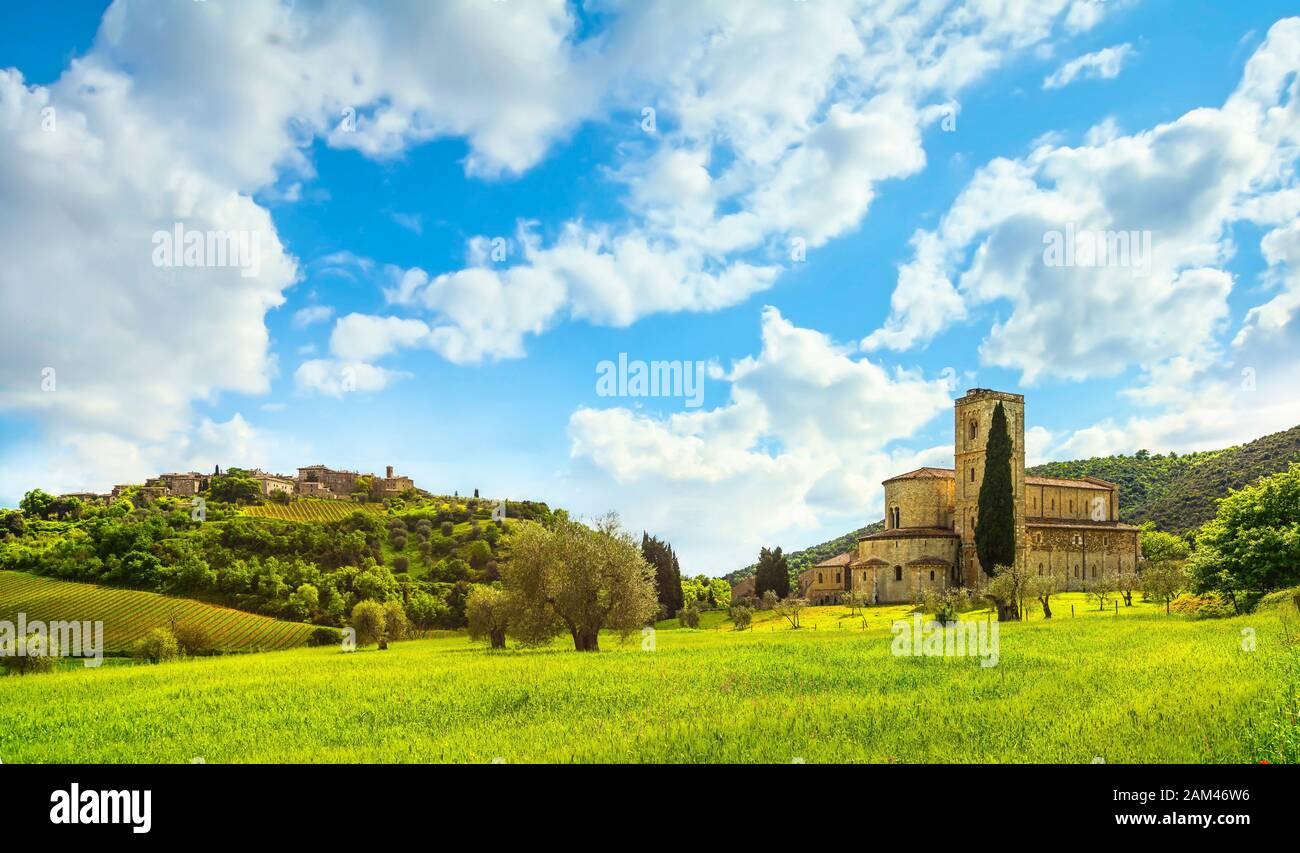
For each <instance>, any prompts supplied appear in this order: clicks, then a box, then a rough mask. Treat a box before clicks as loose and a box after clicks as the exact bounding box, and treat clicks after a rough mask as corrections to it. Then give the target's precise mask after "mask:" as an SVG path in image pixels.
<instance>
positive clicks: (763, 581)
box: [754, 547, 790, 599]
mask: <svg viewBox="0 0 1300 853" xmlns="http://www.w3.org/2000/svg"><path fill="white" fill-rule="evenodd" d="M769 589H770V590H772V591H773V592H775V593H776V595H777V598H785V597H786V596H788V595H789V594H790V567H789V564H788V562H787V560H786V558H785V555H783V554H782V553H781V549H780V547H777V548H775V549H773V550H770V551H769V550H768V549H767V548H763V549H762V550H760V551H759V552H758V567H757V568H756V569H755V570H754V595H756V596H758V598H760V599H761V598H762V597H763V593H765V592H767V591H768V590H769Z"/></svg>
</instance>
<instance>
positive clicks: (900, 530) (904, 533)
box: [858, 527, 960, 542]
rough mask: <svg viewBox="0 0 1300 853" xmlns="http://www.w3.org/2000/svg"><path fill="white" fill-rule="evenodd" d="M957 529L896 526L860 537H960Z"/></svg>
mask: <svg viewBox="0 0 1300 853" xmlns="http://www.w3.org/2000/svg"><path fill="white" fill-rule="evenodd" d="M958 538H960V537H959V536H958V535H957V531H955V530H949V529H948V528H946V527H896V528H894V529H893V530H881V531H880V532H878V533H867V534H864V535H862V536H859V537H858V541H859V542H861V541H862V540H864V539H958Z"/></svg>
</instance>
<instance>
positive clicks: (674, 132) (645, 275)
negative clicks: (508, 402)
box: [386, 0, 1100, 362]
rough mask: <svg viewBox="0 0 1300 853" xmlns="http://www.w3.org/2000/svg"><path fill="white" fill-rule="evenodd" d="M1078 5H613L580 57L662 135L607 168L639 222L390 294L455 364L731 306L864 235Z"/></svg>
mask: <svg viewBox="0 0 1300 853" xmlns="http://www.w3.org/2000/svg"><path fill="white" fill-rule="evenodd" d="M1078 6H1079V4H1078V3H1074V4H1071V3H1069V2H1068V1H1067V0H1054V2H1015V3H1004V4H998V5H997V7H996V8H994V7H991V6H990V7H985V6H983V5H978V4H977V5H974V6H965V7H961V8H950V7H947V6H944V5H942V4H933V5H922V6H920V7H910V8H908V9H906V10H898V9H888V10H886V9H881V8H877V7H874V6H872V5H871V4H867V3H858V2H819V3H807V4H804V3H780V4H762V5H760V6H757V7H755V6H752V5H749V6H737V5H736V4H733V3H725V2H704V3H699V4H695V5H693V6H692V14H691V15H689V16H683V15H682V14H680V10H672V11H670V10H669V9H668V8H667V7H656V6H654V5H653V4H639V3H638V4H633V3H627V4H622V3H620V4H614V7H613V8H615V9H616V10H617V14H616V15H614V16H612V20H611V23H610V26H609V29H608V31H607V32H606V33H605V34H604V35H603V37H602V41H601V44H600V45H599V48H600V49H599V50H598V51H595V52H593V53H591V54H587V55H584V57H583V60H582V62H583V63H585V65H584V67H585V68H586V69H588V70H595V69H598V76H601V77H602V78H603V79H605V80H607V81H608V85H609V90H610V91H609V93H608V95H607V97H608V99H609V100H610V101H611V102H612V107H613V108H622V109H624V110H627V111H629V112H632V113H635V114H637V115H640V114H641V111H642V109H643V108H650V109H653V110H654V111H655V116H656V126H655V129H654V133H640V132H639V131H637V130H635V129H631V130H630V131H629V133H630V134H631V138H629V139H628V140H627V141H626V142H625V144H624V150H625V151H626V155H625V157H624V159H623V161H622V162H621V164H620V165H618V166H617V167H616V168H615V169H614V170H613V171H612V175H613V176H614V177H615V179H616V180H618V181H620V182H621V183H622V184H623V185H625V186H626V187H627V196H626V205H627V210H628V213H629V214H630V218H629V219H628V220H627V221H626V222H624V223H622V224H620V225H617V226H602V225H592V224H588V223H586V222H581V221H572V222H569V223H566V224H565V225H564V226H563V227H562V228H561V229H560V231H559V236H558V237H557V238H556V239H555V240H554V241H553V242H551V243H550V244H549V245H542V244H541V242H540V241H539V240H538V239H537V238H533V237H530V236H529V235H528V234H527V233H523V232H521V235H520V239H519V240H518V242H519V243H520V244H521V246H520V248H521V249H522V251H521V252H519V253H518V254H517V255H515V256H512V257H510V258H509V259H508V261H507V262H506V263H504V264H501V265H499V266H490V265H487V264H484V263H483V262H482V261H483V252H482V251H481V246H482V240H483V238H478V240H477V241H471V244H470V252H469V255H470V258H471V263H470V266H469V267H467V268H466V269H462V270H457V271H452V272H448V273H443V274H433V275H430V274H429V273H427V272H425V271H424V270H423V269H419V268H415V269H411V270H406V271H401V272H399V273H398V274H397V276H396V278H397V283H396V285H395V286H394V287H392V288H390V289H389V290H388V291H386V293H387V295H388V297H389V299H390V301H391V302H393V303H394V304H397V305H403V306H407V307H411V308H416V309H419V310H421V311H422V312H425V313H427V315H428V318H429V322H430V325H431V326H432V327H433V329H434V331H433V335H432V343H433V346H434V348H435V349H436V350H437V351H438V352H439V353H441V354H442V355H443V356H444V357H446V358H448V359H451V360H453V361H457V362H475V361H479V360H481V359H493V358H511V357H519V356H521V355H523V353H524V349H525V347H524V342H525V339H526V337H527V336H528V335H535V334H539V333H541V332H543V331H545V330H547V329H549V328H551V327H553V326H554V325H556V324H558V323H560V322H562V321H565V320H575V319H576V320H586V321H588V322H591V323H596V324H606V325H626V324H629V323H632V322H635V321H636V320H638V319H639V318H641V317H644V316H646V315H648V314H653V313H657V312H668V311H710V310H716V309H718V308H723V307H726V306H729V305H734V304H737V303H738V302H740V301H742V300H744V299H746V298H748V297H749V296H751V295H752V294H753V293H755V292H758V291H761V290H764V289H766V288H768V287H770V286H771V285H772V283H773V282H774V281H775V280H776V278H777V276H778V274H779V273H780V272H781V271H782V269H783V268H784V266H785V265H786V264H788V263H789V262H790V260H791V257H792V251H794V250H795V249H796V248H798V247H802V248H805V249H807V248H816V247H819V246H821V245H824V244H825V243H826V242H828V241H829V240H832V239H834V238H836V237H839V236H842V235H844V234H846V233H849V232H850V231H852V230H853V229H854V228H856V227H858V226H859V225H860V223H861V222H862V220H863V217H864V216H865V215H866V213H867V211H868V209H869V207H870V204H871V201H872V200H873V198H874V196H875V193H876V189H877V186H878V185H879V184H880V183H881V182H882V181H886V180H890V179H901V178H906V177H908V176H910V175H913V174H916V173H917V172H919V171H920V170H921V169H922V168H924V166H925V153H924V150H923V147H922V132H923V131H924V130H925V128H927V127H928V126H930V125H931V124H933V123H935V122H937V121H940V120H943V119H944V118H945V117H948V116H951V115H952V114H955V112H956V109H957V104H956V103H955V101H954V100H953V96H954V94H955V93H957V92H959V91H961V90H962V89H963V88H964V87H966V86H968V85H970V84H971V83H973V82H974V81H976V80H978V79H980V78H981V76H982V75H984V74H986V73H987V72H988V71H990V70H991V69H993V68H995V67H997V66H998V65H999V64H1000V63H1001V62H1003V61H1005V60H1006V58H1007V57H1008V56H1010V55H1013V54H1015V53H1016V52H1018V51H1022V50H1025V49H1027V48H1029V47H1031V46H1032V45H1034V44H1036V43H1039V42H1041V41H1042V40H1043V39H1046V38H1048V37H1049V36H1050V35H1051V33H1052V30H1053V27H1056V26H1064V24H1063V22H1062V17H1063V13H1065V12H1066V11H1067V10H1071V11H1070V14H1073V15H1081V14H1083V13H1082V12H1078V11H1075V10H1076V7H1078ZM1089 8H1090V9H1091V12H1090V14H1092V15H1094V16H1096V15H1099V14H1100V5H1097V6H1096V8H1092V7H1089ZM1086 23H1087V22H1080V21H1076V22H1075V24H1071V25H1070V26H1071V28H1075V27H1076V26H1077V27H1083V26H1084V25H1085V24H1086ZM1088 25H1090V24H1088ZM593 49H594V48H593ZM528 228H529V226H528V224H526V223H525V224H523V225H521V229H528ZM476 247H478V248H476Z"/></svg>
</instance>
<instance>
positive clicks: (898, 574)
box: [894, 566, 903, 581]
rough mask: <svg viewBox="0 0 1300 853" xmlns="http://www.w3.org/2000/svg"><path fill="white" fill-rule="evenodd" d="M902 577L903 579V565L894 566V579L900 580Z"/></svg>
mask: <svg viewBox="0 0 1300 853" xmlns="http://www.w3.org/2000/svg"><path fill="white" fill-rule="evenodd" d="M902 579H903V567H902V566H894V580H896V581H901V580H902Z"/></svg>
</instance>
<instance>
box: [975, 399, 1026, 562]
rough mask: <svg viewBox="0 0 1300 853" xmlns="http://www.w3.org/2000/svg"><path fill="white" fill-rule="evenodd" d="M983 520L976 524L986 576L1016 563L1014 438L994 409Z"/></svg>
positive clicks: (983, 488)
mask: <svg viewBox="0 0 1300 853" xmlns="http://www.w3.org/2000/svg"><path fill="white" fill-rule="evenodd" d="M978 506H979V517H978V518H977V519H976V520H975V553H976V554H977V555H978V556H979V559H980V565H981V566H982V567H983V568H984V573H985V574H986V575H989V576H990V577H992V575H993V569H994V567H996V566H1010V565H1014V564H1015V561H1016V505H1015V492H1014V490H1013V488H1012V484H1011V436H1010V434H1009V433H1008V431H1007V415H1006V412H1004V411H1003V409H1002V404H1001V403H998V404H997V406H996V407H995V408H994V409H993V424H992V426H990V428H989V440H988V446H987V447H986V448H985V452H984V482H982V483H980V494H979V504H978Z"/></svg>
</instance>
